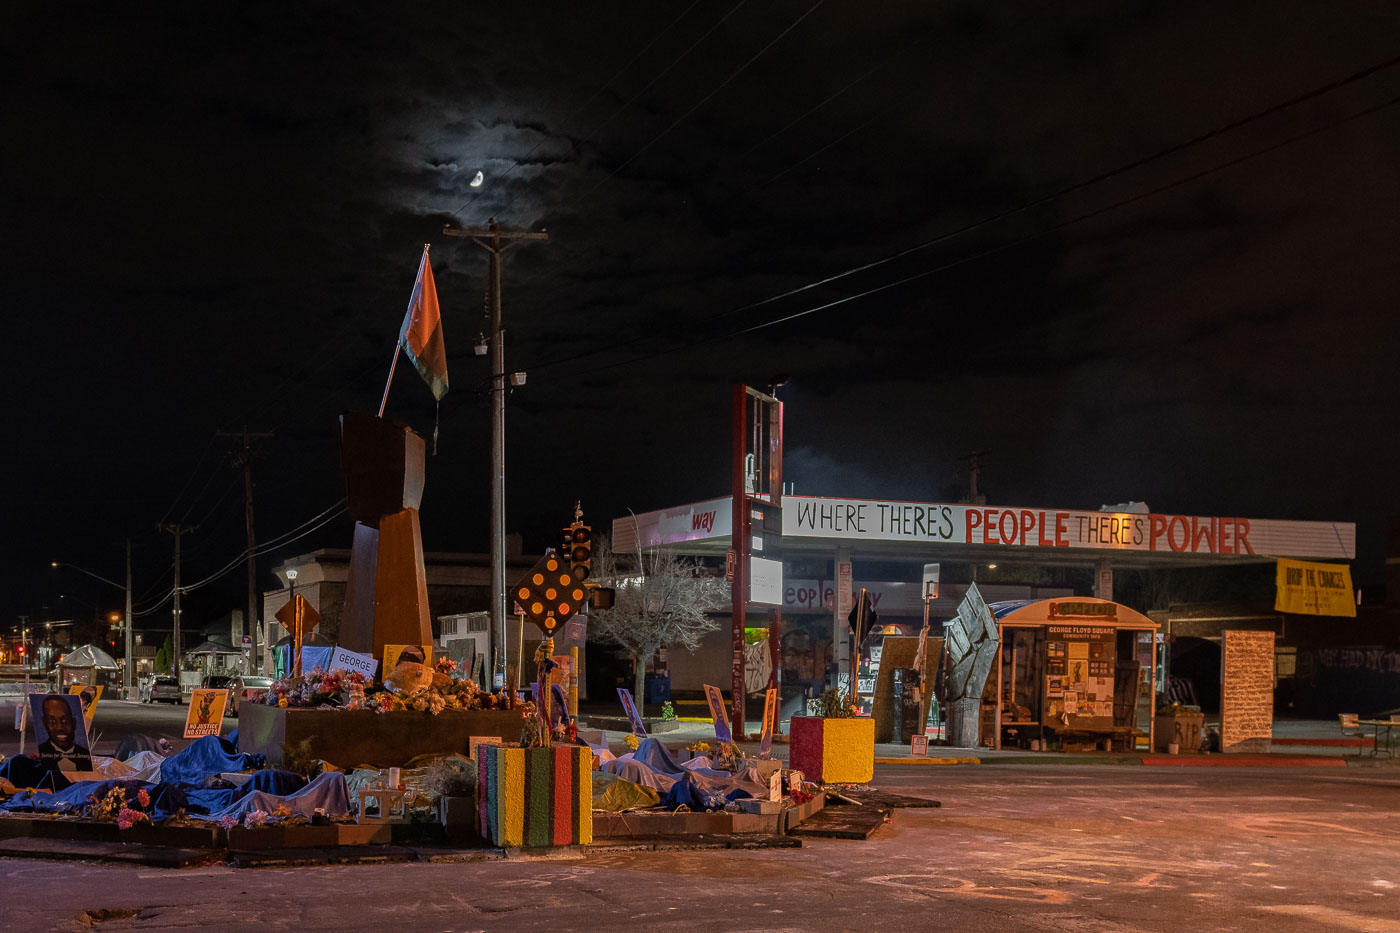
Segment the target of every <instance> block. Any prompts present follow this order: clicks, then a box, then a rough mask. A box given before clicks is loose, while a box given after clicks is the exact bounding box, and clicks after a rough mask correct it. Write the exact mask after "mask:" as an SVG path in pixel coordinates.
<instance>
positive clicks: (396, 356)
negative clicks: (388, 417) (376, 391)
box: [379, 341, 399, 418]
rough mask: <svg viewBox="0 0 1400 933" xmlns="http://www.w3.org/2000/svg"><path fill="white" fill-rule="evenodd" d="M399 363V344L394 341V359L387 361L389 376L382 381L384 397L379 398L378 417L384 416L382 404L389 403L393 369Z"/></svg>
mask: <svg viewBox="0 0 1400 933" xmlns="http://www.w3.org/2000/svg"><path fill="white" fill-rule="evenodd" d="M398 365H399V345H398V342H397V341H395V343H394V359H393V361H392V362H390V363H389V378H388V379H387V380H386V381H385V383H384V397H383V398H382V399H380V400H379V417H381V418H383V417H384V406H385V405H387V404H389V386H391V385H393V384H394V370H395V369H397V368H398Z"/></svg>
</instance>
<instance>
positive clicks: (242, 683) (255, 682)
mask: <svg viewBox="0 0 1400 933" xmlns="http://www.w3.org/2000/svg"><path fill="white" fill-rule="evenodd" d="M271 687H272V678H271V677H257V676H254V675H252V674H241V675H239V676H238V677H235V678H234V679H233V688H232V693H231V695H230V696H229V701H228V705H229V715H231V716H237V715H238V704H240V703H261V702H262V698H263V697H264V696H266V695H267V691H268V690H269V689H270V688H271Z"/></svg>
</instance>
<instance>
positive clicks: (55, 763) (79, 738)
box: [29, 693, 92, 771]
mask: <svg viewBox="0 0 1400 933" xmlns="http://www.w3.org/2000/svg"><path fill="white" fill-rule="evenodd" d="M29 702H30V704H31V708H32V709H33V713H34V738H35V739H36V740H38V743H39V762H40V763H41V764H42V765H43V766H44V767H45V768H46V769H48V770H49V771H91V770H92V754H91V752H89V751H88V738H87V723H85V722H84V721H83V708H82V702H81V701H80V700H79V699H78V697H76V696H73V695H71V694H70V695H64V694H61V693H48V694H34V695H32V696H31V697H30V698H29Z"/></svg>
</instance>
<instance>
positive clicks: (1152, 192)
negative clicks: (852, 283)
mask: <svg viewBox="0 0 1400 933" xmlns="http://www.w3.org/2000/svg"><path fill="white" fill-rule="evenodd" d="M1396 104H1400V96H1397V97H1392V98H1390V99H1389V100H1387V101H1384V102H1382V103H1380V104H1377V105H1375V106H1372V107H1367V108H1365V109H1364V110H1361V111H1358V112H1356V113H1353V114H1350V115H1348V116H1345V117H1341V118H1339V119H1337V120H1333V121H1331V122H1329V123H1326V124H1323V125H1321V126H1317V127H1314V128H1312V129H1310V130H1306V131H1304V132H1302V133H1298V134H1295V135H1293V136H1290V137H1287V138H1286V139H1283V140H1281V141H1279V142H1277V143H1273V144H1271V145H1268V146H1265V147H1263V148H1260V149H1256V150H1254V151H1252V152H1249V153H1246V154H1244V155H1241V156H1237V157H1235V158H1233V159H1228V160H1226V161H1224V162H1220V163H1217V164H1216V165H1213V166H1211V167H1209V168H1206V169H1202V170H1200V171H1197V172H1192V173H1190V174H1188V175H1185V176H1183V177H1181V178H1178V179H1176V180H1174V181H1171V182H1167V183H1165V184H1162V185H1158V186H1156V187H1153V188H1151V189H1148V190H1147V191H1143V192H1140V193H1138V194H1135V195H1132V196H1130V197H1126V198H1122V199H1120V200H1117V201H1114V202H1113V203H1111V204H1107V205H1105V206H1103V207H1100V208H1096V209H1094V210H1091V211H1086V212H1084V213H1082V214H1078V215H1076V216H1074V217H1071V218H1069V219H1067V220H1064V221H1061V222H1059V223H1057V224H1054V225H1052V226H1050V227H1047V228H1046V229H1044V230H1040V231H1038V232H1036V233H1032V234H1028V235H1026V236H1024V237H1020V238H1019V239H1016V240H1013V241H1011V242H1009V243H1003V244H1001V245H998V246H994V247H990V248H988V249H985V250H981V251H979V252H977V253H974V254H972V255H970V256H965V257H962V258H961V259H957V260H954V261H952V262H948V263H945V264H943V265H940V266H937V267H935V268H932V269H926V270H924V271H922V272H916V273H914V274H912V275H907V276H904V277H902V278H899V279H896V280H894V281H892V282H886V283H884V284H882V285H878V286H876V287H874V288H870V289H866V290H865V291H861V292H857V293H855V294H853V295H847V296H845V297H843V298H837V299H835V300H832V301H828V302H824V303H822V304H819V305H816V306H814V307H811V308H806V309H804V310H801V311H797V312H794V313H792V314H787V315H784V316H782V317H779V318H774V319H773V320H770V321H764V322H762V323H759V324H754V325H752V326H750V327H743V328H739V329H737V330H732V331H729V332H727V333H723V334H717V335H714V336H710V337H704V338H698V339H695V340H691V341H687V342H684V343H681V344H678V345H676V346H674V347H670V348H667V349H665V350H658V351H655V352H653V353H647V354H641V355H638V356H635V357H632V358H630V359H627V360H621V361H617V362H613V363H605V364H602V365H599V366H594V367H591V368H589V369H584V370H580V371H578V372H576V373H574V374H573V375H574V376H575V377H577V376H582V375H586V374H588V373H593V372H599V371H602V370H606V369H613V368H615V367H618V366H628V365H634V364H636V363H639V362H642V361H645V360H648V359H654V358H657V357H661V356H667V355H670V354H672V353H676V352H678V351H680V350H685V349H690V348H692V347H696V346H701V345H704V344H708V343H714V342H716V341H719V340H727V339H729V338H731V337H739V336H743V335H745V334H751V333H754V332H755V331H759V330H765V329H767V328H769V327H774V326H776V325H778V324H785V323H787V322H789V321H794V320H797V319H798V318H803V317H807V316H809V315H812V314H816V313H818V312H820V311H826V310H829V309H831V308H834V307H837V306H839V305H843V304H848V303H850V302H852V301H856V300H858V299H861V298H868V297H870V296H871V295H876V294H879V293H880V292H884V291H888V290H890V289H892V288H897V287H898V286H900V285H907V284H908V283H910V282H914V281H917V280H918V279H922V278H927V277H928V276H931V275H936V274H937V273H940V272H946V271H948V270H950V269H954V268H957V267H958V266H963V265H967V264H968V263H972V262H975V261H977V260H979V259H985V258H987V257H989V256H993V255H996V254H998V253H1003V252H1006V251H1008V250H1011V249H1015V248H1017V247H1019V246H1024V245H1025V244H1026V243H1029V242H1032V241H1034V240H1038V239H1040V238H1042V237H1044V236H1047V235H1048V234H1050V233H1054V232H1056V231H1058V230H1063V229H1065V228H1066V227H1069V226H1072V225H1074V224H1078V223H1082V222H1084V221H1086V220H1092V219H1093V218H1095V217H1100V216H1102V215H1104V214H1108V213H1110V212H1112V211H1115V210H1118V209H1120V208H1123V207H1126V206H1128V205H1131V204H1136V203H1137V202H1139V201H1143V200H1146V199H1147V198H1151V197H1154V196H1156V195H1158V194H1162V193H1164V192H1166V191H1170V190H1172V189H1174V188H1179V187H1181V186H1182V185H1186V184H1190V183H1191V182H1194V181H1199V180H1200V179H1202V178H1205V177H1207V176H1209V175H1213V174H1216V173H1217V172H1221V171H1224V170H1226V169H1229V168H1233V167H1235V166H1237V165H1240V164H1242V163H1244V162H1248V161H1250V160H1252V159H1256V158H1259V157H1261V156H1265V155H1268V154H1270V153H1273V152H1277V151H1278V150H1280V149H1283V148H1286V147H1287V146H1291V145H1293V144H1294V143H1297V142H1301V141H1302V140H1305V139H1310V138H1312V137H1314V136H1317V135H1320V134H1321V133H1324V132H1327V131H1329V130H1332V129H1335V128H1336V127H1338V126H1341V125H1343V124H1346V123H1350V122H1352V121H1354V120H1359V119H1361V118H1362V117H1367V116H1370V115H1372V114H1375V113H1379V112H1380V111H1382V110H1385V109H1387V108H1390V107H1393V106H1395V105H1396ZM843 276H844V274H843ZM843 276H834V277H833V280H834V279H835V278H840V277H843ZM805 290H806V289H805V288H803V289H800V290H799V291H805ZM768 303H769V301H763V302H758V303H756V304H755V305H750V306H749V308H753V307H757V306H759V305H762V304H768ZM741 310H745V309H741ZM732 313H735V312H726V314H723V315H719V316H718V317H726V316H728V315H729V314H732ZM533 368H535V369H538V368H540V367H539V366H538V365H536V366H534V367H533Z"/></svg>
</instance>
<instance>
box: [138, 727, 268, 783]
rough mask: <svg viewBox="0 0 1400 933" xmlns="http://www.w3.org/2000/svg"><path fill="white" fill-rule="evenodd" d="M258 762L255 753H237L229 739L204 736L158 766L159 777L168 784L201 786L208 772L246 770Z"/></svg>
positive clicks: (255, 765) (209, 773)
mask: <svg viewBox="0 0 1400 933" xmlns="http://www.w3.org/2000/svg"><path fill="white" fill-rule="evenodd" d="M258 764H259V762H258V761H257V759H256V757H255V756H253V755H245V754H240V753H239V752H238V749H237V748H236V747H235V746H234V744H233V743H232V742H230V741H229V740H228V739H221V738H219V737H218V736H217V735H206V736H204V737H203V738H198V739H195V740H194V741H193V742H191V743H190V744H189V745H187V746H185V747H184V748H183V749H181V750H180V751H178V752H176V753H175V754H173V755H171V756H170V757H169V758H167V759H165V761H164V762H162V763H161V766H160V779H161V781H163V782H165V783H169V784H193V785H195V786H196V787H203V786H204V779H205V777H207V776H208V775H211V774H219V773H220V772H223V771H246V770H247V769H249V768H254V767H257V765H258Z"/></svg>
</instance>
